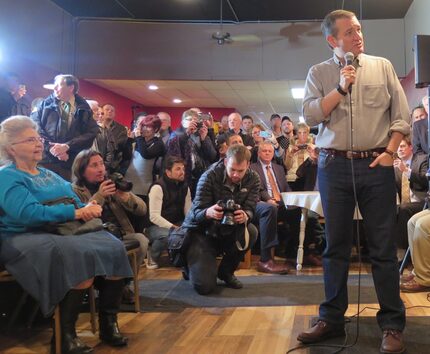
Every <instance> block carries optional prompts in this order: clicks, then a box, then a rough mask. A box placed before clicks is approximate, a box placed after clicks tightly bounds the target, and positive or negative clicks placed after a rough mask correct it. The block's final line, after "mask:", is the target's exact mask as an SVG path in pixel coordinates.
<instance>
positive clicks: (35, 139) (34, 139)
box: [11, 136, 45, 145]
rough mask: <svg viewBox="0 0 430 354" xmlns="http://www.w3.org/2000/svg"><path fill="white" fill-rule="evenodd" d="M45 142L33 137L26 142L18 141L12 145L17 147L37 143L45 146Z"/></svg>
mask: <svg viewBox="0 0 430 354" xmlns="http://www.w3.org/2000/svg"><path fill="white" fill-rule="evenodd" d="M44 142H45V139H43V138H41V137H40V136H39V137H31V138H27V139H25V140H21V141H17V142H16V143H12V144H11V145H17V144H31V145H36V144H37V143H41V144H43V143H44Z"/></svg>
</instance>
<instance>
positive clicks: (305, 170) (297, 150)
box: [284, 123, 317, 191]
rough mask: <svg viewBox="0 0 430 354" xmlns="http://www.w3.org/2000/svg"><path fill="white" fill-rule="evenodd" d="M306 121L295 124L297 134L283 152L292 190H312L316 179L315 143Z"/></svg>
mask: <svg viewBox="0 0 430 354" xmlns="http://www.w3.org/2000/svg"><path fill="white" fill-rule="evenodd" d="M309 133H310V128H309V126H308V125H307V124H306V123H299V124H298V125H297V136H296V137H294V138H293V139H292V140H291V142H290V146H289V147H288V150H287V152H286V154H285V160H284V164H285V168H286V169H287V171H288V172H287V181H288V184H289V185H290V187H291V189H292V190H293V191H304V190H314V188H315V181H316V168H317V166H316V163H317V156H316V154H315V145H314V144H313V138H312V136H310V134H309Z"/></svg>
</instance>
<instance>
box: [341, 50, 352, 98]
mask: <svg viewBox="0 0 430 354" xmlns="http://www.w3.org/2000/svg"><path fill="white" fill-rule="evenodd" d="M343 58H344V59H345V66H346V65H352V62H353V61H354V54H352V53H351V52H348V53H345V56H344V57H343ZM348 91H349V93H351V91H352V84H351V85H349V87H348Z"/></svg>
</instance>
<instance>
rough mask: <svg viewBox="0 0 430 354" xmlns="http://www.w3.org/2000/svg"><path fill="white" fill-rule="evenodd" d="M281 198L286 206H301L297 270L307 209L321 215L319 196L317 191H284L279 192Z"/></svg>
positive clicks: (301, 251) (301, 250)
mask: <svg viewBox="0 0 430 354" xmlns="http://www.w3.org/2000/svg"><path fill="white" fill-rule="evenodd" d="M281 196H282V200H283V201H284V204H285V205H286V206H289V205H291V206H298V207H301V208H302V218H301V220H300V234H299V249H298V250H297V266H296V269H297V270H301V269H302V263H303V243H304V241H305V230H306V222H307V221H308V212H309V210H312V211H314V212H315V213H317V214H318V215H320V216H323V215H324V213H323V210H322V205H321V197H320V193H319V192H318V191H306V192H284V193H281Z"/></svg>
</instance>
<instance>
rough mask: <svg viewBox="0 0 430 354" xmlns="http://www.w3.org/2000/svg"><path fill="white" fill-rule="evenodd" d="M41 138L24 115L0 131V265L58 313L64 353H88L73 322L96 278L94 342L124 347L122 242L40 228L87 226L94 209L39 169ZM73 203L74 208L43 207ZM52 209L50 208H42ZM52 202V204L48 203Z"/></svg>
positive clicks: (44, 307)
mask: <svg viewBox="0 0 430 354" xmlns="http://www.w3.org/2000/svg"><path fill="white" fill-rule="evenodd" d="M42 152H43V139H42V138H41V137H40V135H39V134H38V132H37V126H36V124H35V123H34V122H33V121H32V120H31V119H30V118H28V117H25V116H13V117H10V118H8V119H6V120H5V121H4V122H2V124H1V125H0V158H1V161H2V163H5V164H6V165H5V166H3V167H2V168H1V169H0V180H1V181H2V186H1V188H0V208H1V212H0V232H1V236H0V241H1V245H0V246H1V247H0V262H2V263H4V265H5V267H6V269H7V270H8V271H9V272H10V273H11V274H12V275H13V276H14V278H15V279H16V280H17V282H18V283H19V284H20V285H21V286H22V287H23V288H24V290H25V291H27V292H28V293H29V294H30V295H31V296H33V297H34V298H35V299H36V300H37V301H38V302H39V304H40V308H41V311H42V313H43V314H44V315H45V316H47V315H49V314H51V313H52V312H53V311H54V308H55V307H56V306H57V305H59V307H60V313H61V316H60V322H61V342H62V352H63V353H91V352H92V351H93V349H92V348H90V347H88V346H87V345H85V344H84V343H83V342H82V341H81V340H80V339H79V338H78V337H77V336H76V331H75V323H76V320H77V318H78V315H79V310H80V307H81V304H82V299H83V296H84V292H85V289H87V288H88V287H90V286H91V284H92V283H93V281H94V279H95V283H96V286H97V287H98V288H99V290H100V302H99V309H100V310H99V324H100V338H101V339H102V341H104V342H106V343H107V344H109V345H112V346H124V345H126V344H127V338H126V337H124V336H123V335H122V334H121V333H120V331H119V328H118V323H117V313H118V309H119V303H120V300H121V295H122V291H123V288H124V278H131V277H132V271H131V268H130V265H129V262H128V259H127V254H126V252H125V249H124V246H123V244H122V243H121V242H120V241H118V240H117V239H116V238H115V237H114V236H112V235H110V234H109V233H107V232H105V231H97V232H91V233H86V234H82V235H79V236H76V235H72V236H60V235H56V234H52V233H48V232H46V231H44V230H43V228H44V226H45V225H46V224H48V223H50V224H51V225H52V224H53V223H64V222H67V221H72V220H82V221H89V220H92V219H93V218H97V217H99V216H100V215H101V206H100V205H98V204H96V203H88V204H86V205H85V204H83V203H82V202H81V201H80V200H79V198H78V197H77V196H76V194H75V193H74V192H73V190H72V187H71V185H70V183H69V182H66V181H65V180H63V179H62V178H61V177H60V176H58V175H56V174H55V173H53V172H52V171H49V170H47V169H45V168H42V167H38V163H39V161H40V160H41V159H42ZM65 197H69V198H73V199H74V201H75V203H76V205H77V206H78V208H75V206H74V205H73V204H67V205H66V204H64V203H62V202H61V203H58V204H55V203H47V202H49V201H54V200H58V199H59V198H65ZM47 204H51V205H47ZM52 204H53V205H52Z"/></svg>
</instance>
